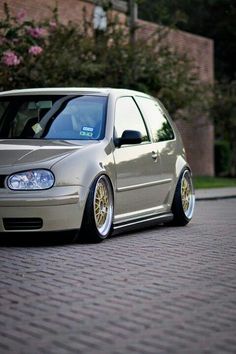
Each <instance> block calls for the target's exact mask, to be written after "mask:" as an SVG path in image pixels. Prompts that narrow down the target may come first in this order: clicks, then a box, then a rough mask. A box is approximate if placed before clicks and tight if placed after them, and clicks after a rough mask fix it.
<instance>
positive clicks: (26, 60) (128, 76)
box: [0, 6, 202, 118]
mask: <svg viewBox="0 0 236 354" xmlns="http://www.w3.org/2000/svg"><path fill="white" fill-rule="evenodd" d="M5 13H6V17H5V19H4V20H2V21H1V22H0V33H1V34H0V36H1V40H2V46H1V48H0V88H1V89H2V90H6V89H13V88H23V87H47V86H54V87H59V86H63V87H66V86H111V87H126V88H130V89H137V90H140V91H144V92H147V93H150V94H152V95H154V96H158V97H159V98H160V99H162V100H163V102H164V103H165V104H166V106H167V108H168V110H169V111H170V113H172V114H173V117H174V118H178V117H180V116H183V115H184V114H185V112H186V107H187V106H188V107H189V106H191V105H194V104H195V105H198V109H199V107H200V103H199V102H201V101H202V100H201V99H200V96H201V90H200V88H201V86H200V85H199V83H198V80H197V78H196V77H195V75H194V74H193V70H192V63H191V62H190V61H189V60H188V59H187V58H186V57H185V56H183V55H180V54H177V53H175V52H173V51H171V50H170V49H169V48H168V47H166V46H165V45H164V43H165V41H164V40H163V41H161V39H160V36H156V37H155V36H154V37H153V39H152V41H150V42H146V41H144V40H142V39H137V40H136V41H135V42H134V43H130V41H129V33H128V31H127V28H126V27H124V26H121V25H119V24H118V22H117V21H118V20H117V18H114V16H113V15H112V12H110V15H109V16H108V18H109V21H108V28H107V30H106V31H94V29H93V26H92V21H91V20H90V19H88V17H87V16H86V14H84V19H85V20H84V23H82V24H81V27H78V26H77V25H76V24H73V23H69V24H67V25H63V24H62V23H60V21H59V19H58V17H57V12H56V10H55V11H54V16H53V17H52V18H51V19H49V20H48V21H44V22H43V23H40V22H35V21H28V20H27V21H26V20H25V19H24V16H23V14H18V15H17V16H16V17H13V16H11V14H10V13H9V11H8V8H7V6H5ZM198 98H199V100H197V99H198ZM196 102H198V104H197V103H196Z"/></svg>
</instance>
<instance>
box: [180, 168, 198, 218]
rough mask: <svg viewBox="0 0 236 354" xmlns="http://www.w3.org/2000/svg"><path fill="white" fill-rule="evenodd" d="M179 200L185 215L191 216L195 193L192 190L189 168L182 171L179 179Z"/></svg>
mask: <svg viewBox="0 0 236 354" xmlns="http://www.w3.org/2000/svg"><path fill="white" fill-rule="evenodd" d="M181 201H182V207H183V211H184V214H185V216H186V217H187V218H188V219H191V218H192V215H193V210H194V204H195V195H194V190H193V184H192V178H191V174H190V172H189V170H186V171H184V173H183V175H182V179H181Z"/></svg>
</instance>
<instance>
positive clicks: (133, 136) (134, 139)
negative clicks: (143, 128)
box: [115, 130, 142, 147]
mask: <svg viewBox="0 0 236 354" xmlns="http://www.w3.org/2000/svg"><path fill="white" fill-rule="evenodd" d="M141 142H142V134H141V133H140V132H139V131H137V130H125V131H124V132H123V134H122V136H121V138H118V139H116V142H115V145H116V146H118V147H121V145H129V144H140V143H141Z"/></svg>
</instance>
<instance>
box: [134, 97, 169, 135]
mask: <svg viewBox="0 0 236 354" xmlns="http://www.w3.org/2000/svg"><path fill="white" fill-rule="evenodd" d="M135 99H136V100H137V102H138V105H139V106H140V108H141V111H142V112H143V114H144V116H145V118H146V119H147V120H148V122H149V124H150V128H151V131H152V135H153V139H154V141H155V142H159V141H166V140H172V139H174V132H173V129H172V128H171V125H170V123H169V122H168V119H167V118H166V116H165V113H164V112H163V110H162V109H161V107H160V106H159V104H158V102H157V101H155V100H153V99H150V98H145V97H136V98H135Z"/></svg>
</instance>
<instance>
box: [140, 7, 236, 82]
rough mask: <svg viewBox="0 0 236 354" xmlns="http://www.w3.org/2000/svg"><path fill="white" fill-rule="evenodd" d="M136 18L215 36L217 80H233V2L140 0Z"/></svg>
mask: <svg viewBox="0 0 236 354" xmlns="http://www.w3.org/2000/svg"><path fill="white" fill-rule="evenodd" d="M139 17H141V18H143V19H146V20H148V21H153V22H157V23H161V24H164V25H167V26H173V25H174V26H176V27H178V28H179V29H182V30H184V31H188V32H192V33H196V34H200V35H203V36H206V37H209V38H212V39H214V42H215V64H216V77H217V79H218V80H222V79H225V78H227V79H228V81H231V80H235V79H236V65H235V57H236V26H235V18H236V3H235V1H232V0H158V1H153V0H139Z"/></svg>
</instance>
